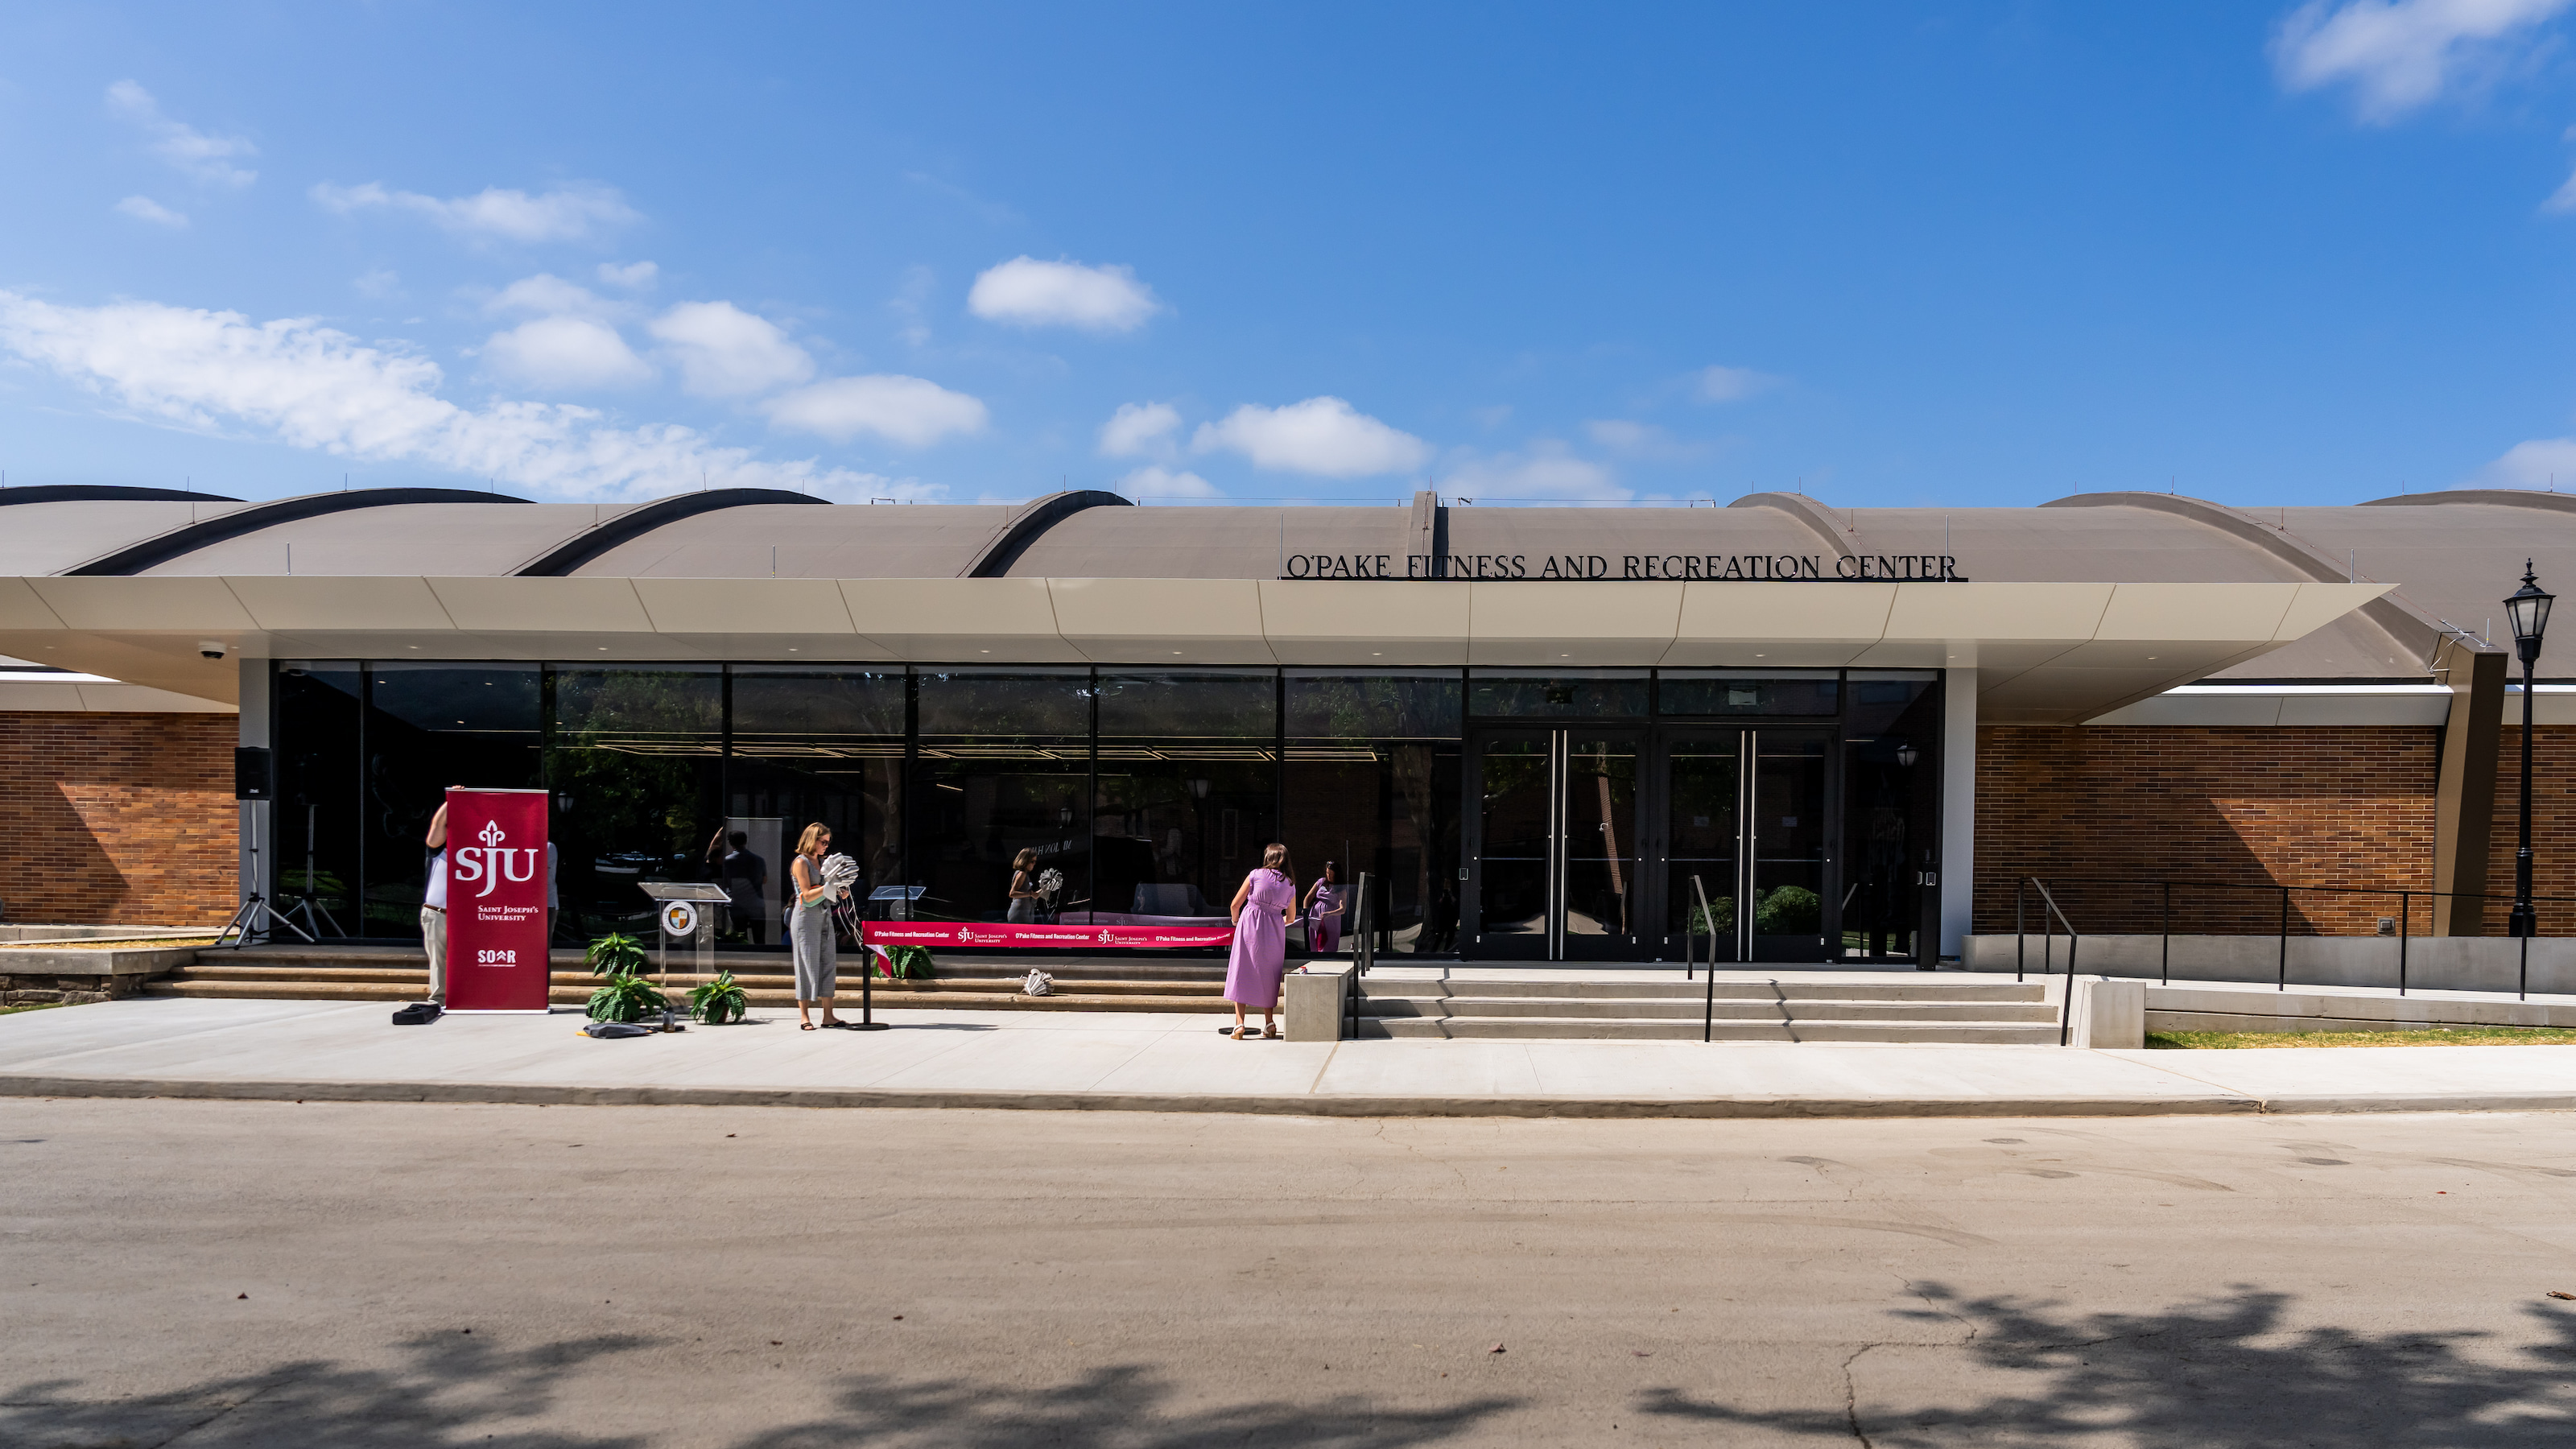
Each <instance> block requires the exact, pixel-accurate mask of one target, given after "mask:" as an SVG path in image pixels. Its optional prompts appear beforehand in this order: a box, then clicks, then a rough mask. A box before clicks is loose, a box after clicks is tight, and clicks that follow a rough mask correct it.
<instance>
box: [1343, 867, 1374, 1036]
mask: <svg viewBox="0 0 2576 1449" xmlns="http://www.w3.org/2000/svg"><path fill="white" fill-rule="evenodd" d="M1371 929H1373V926H1372V914H1371V912H1370V910H1369V878H1368V872H1367V871H1361V872H1360V878H1359V888H1358V890H1357V891H1356V892H1355V894H1354V897H1353V899H1352V901H1351V935H1352V940H1353V949H1352V951H1351V975H1350V989H1349V990H1348V991H1346V992H1344V993H1343V997H1342V999H1343V1002H1344V1004H1345V1005H1346V1006H1347V1007H1348V1008H1349V1012H1348V1020H1349V1023H1350V1030H1349V1031H1348V1032H1346V1033H1344V1035H1345V1036H1346V1037H1347V1038H1348V1039H1350V1040H1353V1041H1356V1040H1358V1039H1359V1034H1360V978H1362V977H1364V976H1366V975H1368V969H1369V966H1370V965H1371V964H1372V962H1373V961H1374V960H1375V958H1376V949H1375V944H1374V943H1373V942H1372V941H1371V939H1370V935H1369V933H1370V931H1371Z"/></svg>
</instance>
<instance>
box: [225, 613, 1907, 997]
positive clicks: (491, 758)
mask: <svg viewBox="0 0 2576 1449" xmlns="http://www.w3.org/2000/svg"><path fill="white" fill-rule="evenodd" d="M1935 679H1936V676H1934V675H1933V674H1931V673H1929V672H1926V671H1913V672H1903V671H1876V672H1872V671H1861V670H1851V671H1839V670H1774V671H1766V672H1755V671H1743V670H1707V669H1701V670H1665V671H1660V672H1659V671H1654V670H1643V669H1638V670H1555V671H1548V670H1528V669H1497V670H1458V669H1412V670H1406V669H1398V670H1387V671H1377V672H1368V673H1361V672H1356V671H1352V670H1347V669H1286V670H1280V669H1221V668H1201V669H1168V670H1166V669H1127V668H1098V669H1094V668H1050V667H1038V666H1019V667H996V668H967V667H911V668H907V667H903V666H861V665H850V666H838V667H816V666H800V665H782V664H732V665H726V664H712V663H706V664H619V665H611V666H598V665H590V664H579V665H573V664H566V665H545V664H452V663H436V664H410V663H394V662H383V663H379V662H372V661H300V662H293V663H287V664H282V665H280V666H279V667H278V669H277V672H276V681H275V684H276V694H275V711H274V718H275V720H276V745H277V749H278V764H279V773H278V780H279V795H278V807H277V810H276V813H275V819H276V822H277V823H276V830H275V835H276V841H275V849H274V852H273V859H272V862H271V865H272V869H273V870H274V872H275V886H274V888H275V890H276V892H277V894H278V897H279V899H280V901H281V904H282V906H284V907H285V908H288V909H296V908H299V907H301V906H302V905H303V904H305V903H307V902H309V903H310V905H311V908H312V914H313V915H314V917H315V919H316V920H317V923H319V924H320V929H321V932H322V934H325V935H333V934H338V935H347V936H354V937H373V938H379V939H385V938H402V937H416V936H417V932H418V906H419V901H420V896H421V890H422V886H423V883H424V881H425V878H426V877H425V865H426V860H427V856H428V852H427V850H426V848H425V847H424V845H423V843H422V839H421V837H422V834H423V831H424V829H425V827H426V825H427V823H428V820H429V817H430V815H431V813H432V812H433V811H434V810H436V808H437V806H438V802H439V799H440V796H441V793H442V792H443V791H444V790H445V789H446V788H447V787H448V786H450V785H479V786H486V787H502V788H542V789H545V790H547V791H549V792H550V794H551V797H552V804H553V811H554V816H553V820H554V823H553V839H554V841H555V843H556V845H557V848H558V864H557V890H558V897H559V902H560V911H559V916H558V920H557V925H556V932H557V937H556V938H557V940H558V941H559V942H561V943H566V944H570V943H574V942H578V941H581V940H585V939H588V938H589V937H592V936H595V935H597V934H599V933H601V932H604V931H607V930H611V929H616V930H625V931H630V932H639V933H640V932H643V931H647V930H649V929H650V928H651V914H652V912H651V903H650V902H649V900H648V899H647V898H646V897H645V896H644V894H643V892H641V891H640V890H637V889H636V886H637V884H638V883H639V882H643V881H653V880H672V881H679V880H687V881H706V882H715V883H719V884H721V885H722V886H723V888H724V890H725V893H726V896H727V902H728V904H727V905H726V907H725V909H724V911H723V913H722V921H721V928H722V929H721V935H722V939H723V940H725V942H726V943H727V944H728V945H731V946H737V947H759V948H769V949H779V948H780V946H781V930H780V927H781V922H782V920H783V917H784V912H785V901H786V892H787V873H786V865H787V862H788V860H789V858H790V856H791V855H792V853H793V850H794V845H795V841H796V839H797V837H798V835H799V834H800V833H801V832H802V831H803V829H804V827H805V826H806V825H807V824H808V823H811V822H820V823H822V824H823V825H825V826H827V827H828V828H829V829H830V830H831V831H832V833H833V848H834V849H835V850H836V851H840V852H843V853H847V854H849V855H850V856H852V857H853V858H854V859H856V860H857V861H858V862H859V863H860V866H861V870H862V874H863V877H864V883H865V887H866V889H865V893H864V894H865V900H864V906H863V909H864V913H865V914H867V915H869V916H871V917H874V918H878V919H919V920H937V921H956V922H994V923H1028V924H1071V925H1095V924H1096V925H1103V926H1107V925H1122V924H1124V925H1139V926H1153V925H1179V926H1192V925H1208V924H1218V925H1221V924H1223V923H1224V921H1225V920H1226V919H1227V918H1228V915H1229V907H1230V904H1231V901H1232V899H1233V895H1234V892H1235V890H1236V888H1237V887H1238V886H1239V885H1240V884H1241V882H1242V881H1243V878H1244V876H1245V874H1246V873H1247V872H1249V871H1250V870H1251V869H1253V868H1254V867H1255V866H1256V865H1258V864H1259V862H1260V859H1261V852H1262V849H1263V847H1264V846H1266V845H1268V844H1270V843H1272V842H1274V841H1278V842H1284V843H1285V844H1286V845H1287V846H1288V847H1289V850H1290V854H1291V860H1292V864H1293V866H1294V869H1295V874H1296V877H1297V879H1298V881H1299V883H1300V886H1301V889H1302V888H1304V887H1309V886H1311V885H1312V884H1313V883H1314V882H1315V881H1316V880H1317V879H1318V878H1319V877H1320V876H1321V875H1322V874H1323V872H1324V870H1325V868H1326V867H1327V865H1328V864H1329V866H1330V867H1331V869H1332V871H1333V873H1334V876H1335V878H1336V879H1337V880H1338V881H1339V882H1340V883H1341V884H1343V885H1344V886H1346V887H1349V886H1355V885H1356V884H1357V883H1358V881H1359V878H1360V877H1361V876H1362V875H1365V876H1366V877H1367V879H1368V884H1369V896H1368V914H1369V920H1370V923H1371V930H1372V933H1373V944H1374V946H1375V949H1376V950H1377V951H1378V952H1379V953H1380V954H1381V955H1395V956H1406V955H1426V956H1444V955H1453V954H1457V955H1466V956H1469V957H1474V956H1479V955H1484V954H1490V953H1499V954H1501V955H1505V956H1517V955H1526V954H1529V953H1533V952H1535V953H1540V954H1543V955H1550V956H1554V955H1557V954H1565V955H1567V956H1568V958H1569V959H1571V958H1576V957H1593V958H1598V959H1614V958H1619V957H1637V958H1652V959H1675V958H1677V957H1678V955H1679V953H1680V948H1681V938H1683V937H1684V936H1687V935H1698V936H1706V935H1708V934H1710V933H1711V932H1712V931H1715V932H1717V933H1720V934H1724V935H1726V936H1727V937H1728V944H1726V945H1724V946H1723V947H1721V948H1719V950H1720V959H1795V958H1800V955H1801V953H1806V952H1808V951H1809V950H1810V947H1811V946H1813V947H1814V948H1815V949H1817V950H1822V951H1824V954H1828V955H1831V954H1840V955H1844V956H1852V957H1867V958H1880V959H1895V958H1899V957H1904V956H1907V955H1910V954H1912V953H1913V952H1914V951H1915V950H1916V949H1917V946H1918V944H1919V938H1920V932H1921V923H1920V920H1919V917H1920V914H1921V910H1922V907H1923V901H1924V892H1923V891H1922V889H1921V887H1920V886H1919V885H1918V884H1916V882H1918V881H1919V880H1920V879H1921V875H1922V872H1923V871H1924V870H1926V869H1927V868H1929V866H1930V864H1931V862H1930V858H1929V850H1930V848H1931V845H1932V843H1933V842H1934V841H1935V840H1936V839H1937V834H1938V830H1937V811H1938V808H1939V802H1938V794H1937V780H1938V769H1937V766H1936V767H1930V768H1926V767H1922V762H1923V761H1926V760H1936V759H1937V755H1938V751H1939V747H1940V741H1939V723H1940V718H1939V717H1940V706H1939V693H1938V690H1937V688H1936V687H1935ZM1837 851H1839V852H1841V854H1840V856H1839V858H1838V857H1837ZM1702 892H1705V894H1706V897H1707V900H1708V905H1707V908H1706V909H1705V910H1703V909H1701V907H1700V905H1699V897H1700V894H1701V893H1702ZM1739 898H1746V899H1749V900H1750V902H1751V905H1750V906H1749V907H1748V908H1747V909H1746V910H1744V911H1742V912H1739V910H1738V908H1737V901H1738V899H1739ZM1355 914H1356V913H1354V915H1355ZM1739 916H1740V917H1741V918H1742V922H1741V925H1739V924H1738V922H1739ZM1344 924H1345V928H1346V933H1347V929H1348V927H1350V926H1353V925H1356V921H1355V920H1354V919H1353V917H1352V916H1345V918H1344ZM1837 936H1838V939H1839V942H1840V950H1839V951H1838V952H1836V951H1832V950H1829V949H1826V948H1825V947H1824V946H1823V944H1822V943H1825V942H1826V941H1827V940H1828V938H1835V937H1837ZM1587 942H1589V943H1590V944H1589V945H1587V944H1586V943H1587ZM1515 943H1517V944H1515ZM1290 944H1291V948H1292V950H1302V949H1307V948H1309V947H1310V946H1312V945H1314V944H1317V943H1315V942H1310V941H1309V940H1308V938H1307V936H1306V933H1305V932H1304V931H1303V929H1302V928H1301V929H1298V930H1293V931H1292V932H1291V935H1290ZM1355 945H1356V942H1354V941H1352V940H1351V939H1349V937H1348V935H1347V934H1345V938H1344V940H1343V941H1342V942H1341V943H1340V945H1339V946H1338V948H1337V949H1339V950H1342V951H1349V950H1351V949H1353V948H1354V947H1355Z"/></svg>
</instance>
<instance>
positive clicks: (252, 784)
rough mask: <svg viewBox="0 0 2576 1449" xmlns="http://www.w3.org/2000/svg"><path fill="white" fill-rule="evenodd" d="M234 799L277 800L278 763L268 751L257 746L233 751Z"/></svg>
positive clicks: (246, 746)
mask: <svg viewBox="0 0 2576 1449" xmlns="http://www.w3.org/2000/svg"><path fill="white" fill-rule="evenodd" d="M233 798H234V799H236V800H273V799H275V798H277V762H276V760H275V759H274V757H272V756H271V755H270V754H269V752H268V751H266V750H263V749H261V748H259V747H258V746H256V745H242V746H239V747H238V748H236V749H235V750H234V751H233Z"/></svg>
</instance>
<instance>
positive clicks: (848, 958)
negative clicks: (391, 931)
mask: <svg viewBox="0 0 2576 1449" xmlns="http://www.w3.org/2000/svg"><path fill="white" fill-rule="evenodd" d="M856 955H857V952H855V951H854V950H850V949H844V950H843V951H842V952H841V969H842V970H843V971H844V972H847V971H850V970H853V969H855V968H854V964H853V960H854V958H855V956H856ZM199 959H200V960H201V961H203V962H205V963H206V964H210V965H212V964H229V965H239V966H268V967H286V968H294V969H303V968H308V967H326V968H340V967H347V968H370V967H373V968H402V967H413V968H421V958H420V948H418V947H416V946H414V947H401V946H391V945H386V946H342V945H336V944H334V945H326V946H302V945H285V946H246V947H243V948H242V949H240V950H238V951H235V950H230V949H226V950H221V951H205V952H202V953H200V957H199ZM932 959H933V961H934V962H935V963H936V965H937V969H938V971H939V973H940V976H941V977H942V978H945V977H975V978H981V977H994V978H1001V977H1006V976H1007V977H1010V978H1012V979H1015V980H1016V979H1018V978H1019V977H1023V976H1026V975H1027V974H1028V972H1029V968H1030V967H1032V966H1035V967H1036V968H1038V969H1039V970H1041V971H1044V972H1046V973H1047V974H1048V975H1050V976H1053V977H1054V978H1056V979H1057V980H1059V981H1089V980H1111V981H1172V982H1181V981H1215V982H1223V981H1224V980H1225V962H1224V961H1222V960H1211V959H1205V958H1188V959H1173V958H1168V957H1147V958H1144V959H1141V960H1139V959H1129V958H1126V957H1123V956H1119V955H1106V956H1072V957H1063V958H1058V957H1052V956H1031V957H1025V958H1021V957H1010V956H996V955H992V954H989V953H972V954H970V953H964V952H960V953H956V954H953V955H952V954H947V953H941V954H938V955H936V956H934V957H933V958H932ZM684 960H685V964H687V965H692V966H693V965H695V963H696V958H695V956H694V955H690V956H688V957H686V958H683V957H681V956H678V955H675V956H674V957H673V958H672V961H671V969H672V974H673V975H674V976H677V975H678V974H679V973H680V970H681V968H682V966H683V964H684ZM548 964H549V965H551V966H552V967H553V969H554V970H556V971H559V972H560V971H586V970H588V968H587V967H586V966H584V965H583V963H582V955H581V952H579V951H575V950H570V949H567V948H563V947H558V948H556V949H555V951H554V952H553V953H552V955H551V956H550V957H549V958H548ZM715 964H716V969H718V970H720V971H731V972H733V973H734V975H735V976H736V977H737V978H740V977H746V976H752V975H764V974H766V975H779V976H785V975H789V974H791V972H792V970H793V968H792V967H791V966H790V965H789V963H788V958H787V954H786V953H785V952H783V951H718V952H717V953H716V957H715ZM422 969H425V968H422Z"/></svg>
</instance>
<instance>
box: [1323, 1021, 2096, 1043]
mask: <svg viewBox="0 0 2576 1449" xmlns="http://www.w3.org/2000/svg"><path fill="white" fill-rule="evenodd" d="M1359 1034H1360V1035H1361V1036H1362V1037H1401V1038H1433V1039H1448V1040H1461V1039H1475V1038H1521V1039H1530V1040H1536V1039H1545V1038H1556V1039H1568V1038H1596V1039H1622V1040H1634V1041H1698V1040H1699V1039H1700V1023H1698V1022H1696V1021H1674V1020H1669V1019H1665V1018H1660V1017H1593V1016H1584V1017H1571V1016H1559V1017H1547V1016H1531V1017H1450V1018H1447V1019H1444V1020H1413V1019H1407V1018H1403V1017H1392V1018H1389V1017H1362V1018H1361V1019H1360V1024H1359ZM1710 1036H1711V1039H1712V1040H1716V1041H1776V1042H1962V1043H1971V1044H1985V1045H1995V1046H2055V1045H2057V1026H2056V1024H2055V1023H2053V1022H2052V1023H2048V1024H2046V1025H2041V1024H2037V1023H2021V1022H1977V1021H1913V1020H1905V1021H1815V1022H1794V1023H1783V1022H1768V1023H1766V1022H1755V1021H1721V1022H1718V1023H1717V1024H1716V1026H1715V1028H1714V1029H1713V1030H1712V1031H1711V1033H1710Z"/></svg>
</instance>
